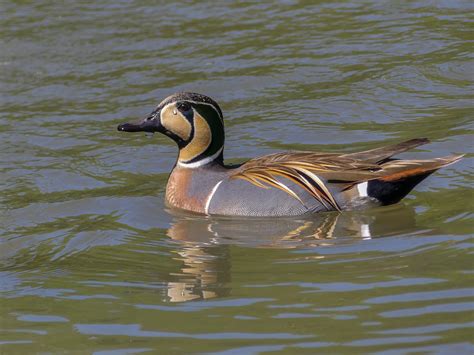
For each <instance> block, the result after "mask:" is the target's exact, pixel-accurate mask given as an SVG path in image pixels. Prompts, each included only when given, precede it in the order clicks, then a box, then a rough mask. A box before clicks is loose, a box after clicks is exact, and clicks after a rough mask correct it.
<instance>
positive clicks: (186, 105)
mask: <svg viewBox="0 0 474 355" xmlns="http://www.w3.org/2000/svg"><path fill="white" fill-rule="evenodd" d="M176 107H177V108H178V110H180V111H181V112H188V111H189V110H191V104H190V103H189V102H186V101H183V102H178V103H177V104H176Z"/></svg>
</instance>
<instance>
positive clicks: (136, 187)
mask: <svg viewBox="0 0 474 355" xmlns="http://www.w3.org/2000/svg"><path fill="white" fill-rule="evenodd" d="M0 7H1V11H0V28H1V36H0V41H1V47H0V48H1V51H0V90H1V95H0V143H1V146H0V147H1V149H0V164H1V165H0V188H1V191H2V194H1V195H0V229H1V230H2V233H1V235H0V352H2V353H7V354H10V353H31V352H33V353H34V352H43V353H44V352H47V353H61V352H65V351H67V352H78V353H97V354H107V353H109V352H110V353H114V354H132V353H147V352H148V353H155V352H156V351H157V350H159V351H161V353H182V352H185V353H190V352H198V353H203V352H204V353H205V352H213V353H224V354H234V353H259V352H271V351H276V352H284V353H285V352H286V353H295V352H298V353H315V352H323V353H334V352H335V353H354V352H357V353H367V352H372V353H381V354H391V353H397V354H398V353H408V352H435V353H454V352H456V353H459V354H465V353H472V352H473V351H474V347H473V346H472V334H473V333H472V330H473V325H474V323H473V322H474V319H473V318H474V317H473V309H474V307H473V303H472V300H473V296H474V292H473V277H472V276H473V274H472V255H471V254H472V238H471V237H472V231H473V214H472V211H473V195H472V190H471V188H472V177H471V176H472V174H473V170H474V169H473V160H472V157H473V155H472V153H473V144H472V123H471V122H472V112H473V105H472V98H473V97H472V92H473V79H474V78H473V73H474V70H473V69H474V66H473V61H472V47H471V46H472V17H471V16H470V14H471V13H472V11H473V7H474V6H473V5H472V2H469V1H439V2H434V1H433V2H431V1H418V2H417V1H412V2H403V3H398V2H397V3H395V2H390V1H361V2H355V1H348V2H318V3H315V2H307V3H300V2H293V1H286V2H282V3H281V4H279V5H276V4H259V3H254V4H252V3H238V4H237V3H233V2H200V1H186V2H182V3H179V4H178V3H168V2H163V3H162V4H160V5H154V4H152V3H150V2H147V1H137V2H134V3H133V4H132V3H129V2H113V3H112V2H110V3H108V4H105V5H104V4H103V3H102V4H98V3H95V2H92V1H90V2H86V1H82V2H81V3H80V4H79V3H76V2H69V3H67V4H64V3H57V4H53V3H48V2H37V3H24V2H15V1H8V2H7V1H4V2H2V3H1V5H0ZM470 41H471V43H470ZM179 90H190V91H191V90H192V91H197V92H202V93H205V94H208V95H210V96H211V97H213V98H214V99H216V100H217V101H218V102H219V103H220V104H221V107H222V109H223V111H224V116H225V119H226V129H227V143H226V150H225V156H226V158H227V159H228V161H230V162H236V161H242V160H244V159H246V158H250V157H253V156H258V155H263V154H267V153H271V152H276V151H281V150H289V149H307V150H320V151H341V152H342V151H344V152H345V151H347V152H349V151H354V150H358V149H369V148H374V147H377V146H380V145H382V144H384V143H394V142H398V141H401V140H403V139H409V138H414V137H419V136H426V137H429V138H430V139H431V140H432V141H433V143H431V144H429V145H426V146H424V147H421V148H420V149H418V150H417V151H415V152H409V153H405V154H403V156H404V157H412V158H414V157H419V158H430V157H435V156H444V155H450V154H458V153H468V155H467V156H466V158H465V159H463V160H462V161H461V162H459V163H457V164H455V165H452V166H450V167H448V168H445V169H442V170H441V171H439V172H438V173H436V174H434V175H433V176H431V177H430V178H429V179H428V180H426V181H425V182H424V183H422V184H421V185H420V186H419V187H417V189H416V190H415V191H414V192H413V193H412V194H410V195H409V197H408V198H406V199H405V200H404V202H403V203H401V204H398V205H395V206H390V207H385V208H377V209H373V210H370V211H364V212H360V213H343V214H341V215H338V214H324V215H320V216H315V217H314V218H305V219H302V218H299V219H280V220H274V219H270V220H268V219H251V220H236V219H232V218H225V219H222V218H221V219H218V218H206V217H199V216H190V215H176V214H173V213H170V211H167V210H166V209H165V207H164V205H163V191H164V188H165V184H166V178H167V174H168V172H169V171H170V169H171V167H172V166H173V163H174V160H175V158H176V148H175V147H174V146H173V144H172V143H171V141H169V140H167V139H166V138H165V137H162V136H159V135H154V136H153V137H152V138H151V139H146V137H145V136H144V135H142V134H135V135H132V134H123V133H122V134H121V133H120V132H117V131H116V128H115V127H116V125H117V124H118V123H121V122H125V121H128V120H131V119H133V118H138V117H143V116H144V115H146V114H148V113H149V112H150V111H151V110H152V108H153V107H154V105H156V104H157V102H158V101H160V100H161V99H162V98H163V97H165V96H167V95H169V94H171V93H173V92H176V91H179Z"/></svg>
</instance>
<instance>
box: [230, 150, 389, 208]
mask: <svg viewBox="0 0 474 355" xmlns="http://www.w3.org/2000/svg"><path fill="white" fill-rule="evenodd" d="M380 169H381V167H380V166H379V165H377V164H373V163H370V162H364V161H361V160H358V159H354V158H351V157H345V156H342V155H340V154H331V153H314V152H288V153H276V154H270V155H266V156H263V157H259V158H255V159H252V160H249V161H248V162H247V163H245V164H243V165H242V166H240V167H239V168H238V169H236V170H235V171H234V172H233V173H232V174H231V175H230V178H239V179H244V180H247V181H249V182H251V183H252V184H254V185H256V186H258V187H261V188H268V187H270V186H273V187H276V188H278V189H280V190H283V191H285V192H287V193H288V194H290V195H291V196H293V197H294V198H296V199H298V200H300V198H299V197H298V196H297V195H296V193H295V192H294V191H293V190H291V188H290V187H288V186H287V185H286V184H285V183H284V181H282V179H281V178H284V179H287V180H289V181H291V182H292V183H295V184H297V185H299V186H301V187H302V188H303V189H304V190H306V191H307V192H308V193H309V194H311V195H312V196H313V197H314V198H315V199H317V200H318V201H319V202H320V203H322V204H323V205H324V206H326V207H327V208H329V209H336V210H340V208H339V206H338V204H337V202H336V199H335V198H334V196H333V194H332V193H331V191H330V190H329V189H328V186H327V185H328V183H330V182H331V180H333V181H337V182H343V183H344V187H345V186H346V185H349V184H350V185H352V184H354V182H356V181H366V180H369V179H371V178H372V176H373V173H374V172H376V171H379V170H380ZM300 201H301V200H300Z"/></svg>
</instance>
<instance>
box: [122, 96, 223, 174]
mask: <svg viewBox="0 0 474 355" xmlns="http://www.w3.org/2000/svg"><path fill="white" fill-rule="evenodd" d="M117 129H118V130H119V131H124V132H160V133H163V134H165V135H167V136H168V137H170V138H171V139H173V140H174V141H175V142H176V143H177V144H178V147H179V156H178V165H181V166H183V167H191V168H192V167H199V166H202V165H205V164H208V163H211V162H217V163H222V159H223V158H222V155H223V154H222V151H223V149H224V120H223V117H222V111H221V109H220V107H219V105H217V103H216V102H215V101H214V100H212V99H211V98H210V97H207V96H205V95H201V94H196V93H191V92H181V93H177V94H174V95H171V96H169V97H167V98H166V99H164V100H163V101H162V102H161V103H160V104H159V105H158V106H157V107H156V109H154V110H153V112H152V113H150V114H149V115H148V116H147V117H146V118H144V119H142V120H139V121H137V122H134V123H123V124H121V125H119V126H118V127H117Z"/></svg>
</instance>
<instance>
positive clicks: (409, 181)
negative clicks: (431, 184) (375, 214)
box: [367, 171, 434, 205]
mask: <svg viewBox="0 0 474 355" xmlns="http://www.w3.org/2000/svg"><path fill="white" fill-rule="evenodd" d="M433 172H434V171H429V172H426V173H424V174H419V175H413V176H409V177H406V178H403V179H400V180H396V181H382V180H378V179H377V180H370V181H369V182H368V186H367V194H368V195H369V196H370V197H373V198H376V199H377V200H379V201H380V202H381V203H382V205H391V204H392V203H397V202H398V201H400V200H401V199H402V198H404V197H405V196H406V195H408V193H409V192H410V191H411V190H413V188H414V187H415V186H416V185H418V184H419V183H420V182H421V181H423V180H424V179H426V178H427V177H428V176H430V175H431V174H432V173H433Z"/></svg>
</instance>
